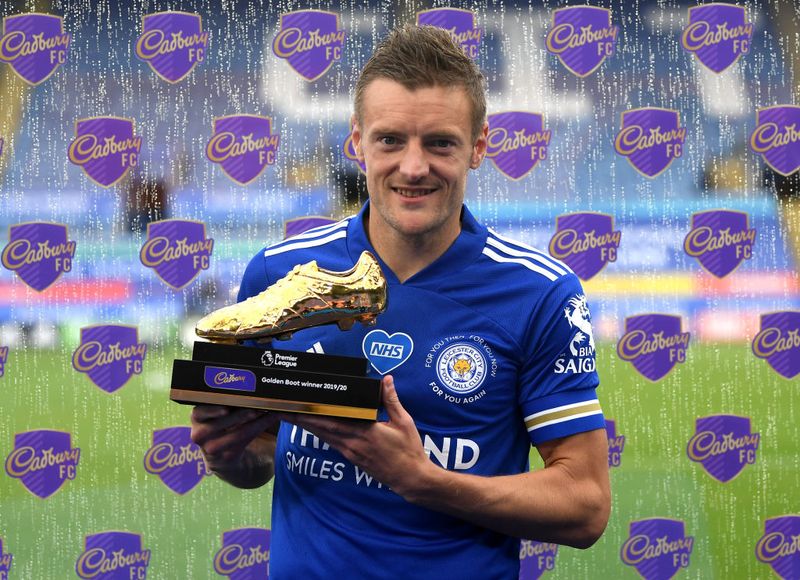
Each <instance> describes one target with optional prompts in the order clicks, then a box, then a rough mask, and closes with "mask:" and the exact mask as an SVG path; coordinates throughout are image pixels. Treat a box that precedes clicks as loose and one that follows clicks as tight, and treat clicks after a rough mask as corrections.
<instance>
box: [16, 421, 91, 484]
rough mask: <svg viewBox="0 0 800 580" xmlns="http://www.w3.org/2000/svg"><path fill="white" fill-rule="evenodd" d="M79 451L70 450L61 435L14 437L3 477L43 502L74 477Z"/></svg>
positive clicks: (32, 433)
mask: <svg viewBox="0 0 800 580" xmlns="http://www.w3.org/2000/svg"><path fill="white" fill-rule="evenodd" d="M80 455H81V450H80V449H78V448H77V447H76V448H73V447H72V443H71V436H70V434H69V433H65V432H63V431H49V430H45V429H41V430H38V431H28V432H27V433H18V434H17V435H15V436H14V450H13V451H12V452H11V454H10V455H9V456H8V457H7V458H6V473H7V474H8V475H9V477H13V478H15V479H19V480H20V482H21V483H22V485H24V486H25V488H26V489H27V490H28V491H29V492H31V493H32V494H34V495H35V496H37V497H39V498H41V499H47V498H48V497H50V496H51V495H53V494H54V493H55V492H57V491H58V490H59V489H61V486H62V485H64V483H66V482H67V480H73V479H75V476H76V470H77V467H78V460H79V459H80Z"/></svg>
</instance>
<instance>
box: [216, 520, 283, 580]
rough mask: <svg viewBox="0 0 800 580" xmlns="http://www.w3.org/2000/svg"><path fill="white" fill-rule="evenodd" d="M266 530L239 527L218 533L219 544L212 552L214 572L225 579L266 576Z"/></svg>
mask: <svg viewBox="0 0 800 580" xmlns="http://www.w3.org/2000/svg"><path fill="white" fill-rule="evenodd" d="M270 535H271V534H270V531H269V530H266V529H263V528H239V529H236V530H228V531H227V532H223V533H222V548H220V550H219V551H218V552H217V553H216V554H215V555H214V572H216V573H217V574H219V575H220V576H227V577H228V580H257V579H259V578H268V577H269V548H270Z"/></svg>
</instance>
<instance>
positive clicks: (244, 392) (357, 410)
mask: <svg viewBox="0 0 800 580" xmlns="http://www.w3.org/2000/svg"><path fill="white" fill-rule="evenodd" d="M366 374H367V361H366V360H365V359H360V358H352V357H341V356H333V355H325V354H317V353H307V352H292V351H279V350H271V349H268V350H264V349H262V348H257V347H249V346H237V345H229V344H214V343H209V342H195V345H194V351H193V353H192V360H175V361H174V362H173V365H172V386H171V388H170V395H169V397H170V399H172V400H173V401H175V402H177V403H183V404H189V405H196V404H208V405H227V406H230V407H247V408H251V409H266V410H271V411H284V412H290V413H311V414H314V415H328V416H331V417H347V418H352V419H367V420H371V421H375V420H377V418H378V407H379V406H380V402H381V401H380V399H381V397H380V394H381V388H380V380H379V379H373V378H369V377H367V376H366Z"/></svg>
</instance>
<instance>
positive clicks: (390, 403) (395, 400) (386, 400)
mask: <svg viewBox="0 0 800 580" xmlns="http://www.w3.org/2000/svg"><path fill="white" fill-rule="evenodd" d="M381 395H382V397H383V407H384V409H386V413H387V414H388V415H389V421H392V422H394V421H402V420H404V419H405V418H406V417H408V416H409V415H408V413H407V412H406V410H405V409H404V408H403V405H401V404H400V397H398V396H397V390H396V389H395V388H394V378H393V377H392V375H386V376H385V377H383V380H382V381H381Z"/></svg>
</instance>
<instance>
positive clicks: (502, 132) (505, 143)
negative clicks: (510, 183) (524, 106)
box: [486, 111, 552, 181]
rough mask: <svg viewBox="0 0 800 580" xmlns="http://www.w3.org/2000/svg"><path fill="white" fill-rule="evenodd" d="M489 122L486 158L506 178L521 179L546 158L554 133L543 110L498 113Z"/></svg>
mask: <svg viewBox="0 0 800 580" xmlns="http://www.w3.org/2000/svg"><path fill="white" fill-rule="evenodd" d="M488 122H489V136H488V139H487V147H486V157H488V158H489V159H490V160H491V161H492V163H493V164H494V166H495V167H496V168H497V169H498V171H500V172H501V173H502V174H503V175H505V176H506V177H508V178H510V179H512V180H514V181H519V180H520V179H522V178H523V177H525V176H526V175H528V173H530V172H531V171H532V170H533V168H534V167H536V166H537V165H538V164H539V162H540V161H542V160H544V159H547V148H548V146H549V145H550V137H551V135H552V134H551V131H550V129H545V128H544V116H543V115H541V114H540V113H528V112H524V111H509V112H506V113H495V114H493V115H489V118H488Z"/></svg>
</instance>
